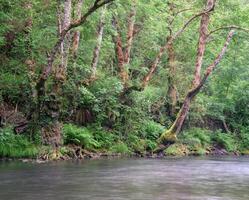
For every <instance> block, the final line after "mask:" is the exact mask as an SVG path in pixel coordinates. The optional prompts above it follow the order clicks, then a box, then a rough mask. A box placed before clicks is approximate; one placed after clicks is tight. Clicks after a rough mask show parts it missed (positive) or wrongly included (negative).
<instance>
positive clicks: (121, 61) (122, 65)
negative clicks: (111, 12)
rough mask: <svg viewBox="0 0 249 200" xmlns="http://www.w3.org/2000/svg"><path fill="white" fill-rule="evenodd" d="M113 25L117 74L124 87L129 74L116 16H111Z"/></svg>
mask: <svg viewBox="0 0 249 200" xmlns="http://www.w3.org/2000/svg"><path fill="white" fill-rule="evenodd" d="M113 26H114V28H115V30H116V36H115V37H114V42H115V50H116V55H117V59H118V68H119V76H120V78H121V80H122V83H123V85H124V87H125V88H126V86H127V81H128V79H129V75H128V72H127V71H126V69H125V58H124V52H123V43H122V38H121V34H120V30H119V25H118V20H117V18H116V17H113Z"/></svg>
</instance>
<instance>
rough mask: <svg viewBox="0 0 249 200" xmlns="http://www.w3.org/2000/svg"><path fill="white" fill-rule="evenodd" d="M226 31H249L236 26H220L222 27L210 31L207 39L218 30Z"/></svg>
mask: <svg viewBox="0 0 249 200" xmlns="http://www.w3.org/2000/svg"><path fill="white" fill-rule="evenodd" d="M227 29H237V30H240V31H244V32H247V33H249V29H246V28H243V27H240V26H236V25H229V26H222V27H219V28H216V29H214V30H212V31H210V32H209V33H208V35H207V37H209V36H210V35H212V34H213V33H216V32H218V31H220V30H227Z"/></svg>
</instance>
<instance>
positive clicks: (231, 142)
mask: <svg viewBox="0 0 249 200" xmlns="http://www.w3.org/2000/svg"><path fill="white" fill-rule="evenodd" d="M212 142H213V143H214V145H216V146H218V147H221V148H224V149H226V150H227V151H235V150H236V141H235V139H234V136H233V135H231V134H227V133H221V132H219V131H218V132H215V133H214V134H213V135H212Z"/></svg>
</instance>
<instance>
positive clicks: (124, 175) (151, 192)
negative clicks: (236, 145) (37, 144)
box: [0, 157, 249, 200]
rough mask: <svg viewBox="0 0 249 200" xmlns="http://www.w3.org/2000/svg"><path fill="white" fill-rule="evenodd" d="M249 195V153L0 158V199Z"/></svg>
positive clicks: (211, 199)
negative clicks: (40, 159)
mask: <svg viewBox="0 0 249 200" xmlns="http://www.w3.org/2000/svg"><path fill="white" fill-rule="evenodd" d="M178 199H179V200H189V199H190V200H192V199H193V200H195V199H198V200H248V199H249V158H248V157H219V158H215V157H208V158H207V157H204V158H195V157H189V158H167V159H112V160H108V159H102V160H83V161H65V162H64V161H60V162H49V163H43V164H36V163H22V162H17V161H11V162H0V200H178Z"/></svg>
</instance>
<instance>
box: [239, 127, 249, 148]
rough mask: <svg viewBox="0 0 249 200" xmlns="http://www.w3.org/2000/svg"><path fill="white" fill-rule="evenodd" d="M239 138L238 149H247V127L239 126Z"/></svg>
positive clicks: (248, 140)
mask: <svg viewBox="0 0 249 200" xmlns="http://www.w3.org/2000/svg"><path fill="white" fill-rule="evenodd" d="M239 138H240V145H239V149H240V150H241V151H244V150H249V127H241V128H240V134H239Z"/></svg>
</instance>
